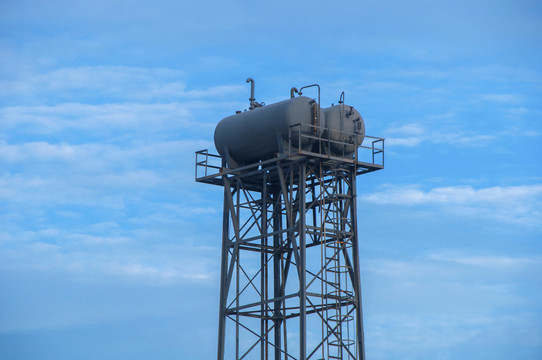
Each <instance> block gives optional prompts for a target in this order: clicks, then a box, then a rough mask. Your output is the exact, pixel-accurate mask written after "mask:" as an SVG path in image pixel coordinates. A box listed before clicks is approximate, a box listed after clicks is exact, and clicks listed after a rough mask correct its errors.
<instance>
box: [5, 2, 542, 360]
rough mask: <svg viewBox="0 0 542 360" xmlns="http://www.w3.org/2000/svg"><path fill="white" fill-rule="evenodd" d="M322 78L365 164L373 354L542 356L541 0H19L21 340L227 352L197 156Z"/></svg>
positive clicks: (80, 353)
mask: <svg viewBox="0 0 542 360" xmlns="http://www.w3.org/2000/svg"><path fill="white" fill-rule="evenodd" d="M249 76H251V77H253V78H254V79H255V80H256V99H257V100H258V101H264V102H266V103H272V102H275V101H279V100H283V99H285V98H287V97H288V96H289V89H290V88H291V87H292V86H297V87H299V86H302V85H307V84H312V83H315V82H316V83H319V84H320V86H321V87H322V103H323V104H324V105H326V106H327V105H329V104H330V103H331V102H335V103H336V102H337V100H338V98H339V95H340V93H341V91H345V93H346V101H347V102H348V103H349V104H351V105H354V106H355V107H356V108H357V109H358V110H359V111H360V113H361V114H362V115H363V117H364V119H365V123H366V129H367V133H368V134H369V135H373V136H381V137H385V138H386V150H387V151H386V169H385V170H383V171H380V172H376V173H373V174H368V175H364V176H361V177H360V178H358V197H359V200H358V212H359V219H358V227H359V232H360V234H359V235H360V240H361V252H360V257H361V261H362V268H361V271H362V282H363V284H362V287H363V292H364V298H363V302H364V316H365V339H366V348H367V350H366V353H367V358H368V359H371V360H372V359H374V360H379V359H382V360H384V359H509V358H517V359H533V360H534V359H540V358H542V325H541V324H542V281H541V280H540V279H541V277H540V274H541V273H542V166H541V164H542V162H541V160H540V157H541V154H542V146H541V137H542V102H541V100H540V99H542V4H541V3H540V2H539V1H534V0H532V1H530V0H519V1H518V0H516V1H508V0H502V1H484V0H470V1H465V0H455V1H424V0H414V1H409V2H401V1H392V0H385V1H379V2H356V1H343V2H335V3H333V4H331V3H328V2H322V1H316V2H305V1H298V2H286V1H273V2H254V1H252V2H250V1H239V0H233V1H228V2H222V1H182V2H174V1H160V0H159V1H152V2H149V1H138V0H136V1H110V0H108V1H101V0H97V1H92V2H90V1H85V2H82V1H73V0H72V1H60V0H49V1H37V0H34V1H25V0H17V1H12V0H3V1H1V2H0V358H2V359H55V360H59V359H60V360H61V359H98V358H99V359H149V358H158V359H209V358H213V357H214V356H215V351H216V346H215V343H216V335H217V313H218V312H217V311H218V276H219V253H220V248H219V246H220V231H221V211H222V209H221V206H222V200H221V195H222V193H221V191H220V188H218V187H213V186H210V185H203V184H196V183H195V182H194V152H195V151H196V150H200V149H204V148H209V149H214V145H213V143H212V139H213V131H214V127H215V126H216V124H217V123H218V121H219V120H220V119H222V118H223V117H225V116H228V115H230V114H232V113H234V112H235V110H240V109H244V108H247V107H248V97H249V86H248V85H247V84H246V83H245V79H246V78H247V77H249Z"/></svg>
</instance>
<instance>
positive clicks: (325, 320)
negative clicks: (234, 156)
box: [196, 131, 384, 360]
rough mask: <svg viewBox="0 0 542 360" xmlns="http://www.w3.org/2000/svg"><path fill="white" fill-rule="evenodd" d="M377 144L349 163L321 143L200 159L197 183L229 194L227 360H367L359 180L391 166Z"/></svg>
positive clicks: (221, 335) (224, 301) (202, 154)
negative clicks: (248, 158)
mask: <svg viewBox="0 0 542 360" xmlns="http://www.w3.org/2000/svg"><path fill="white" fill-rule="evenodd" d="M295 136H300V132H295V131H294V132H291V133H290V138H293V137H295ZM366 138H371V137H366ZM290 140H291V139H290ZM371 140H372V145H371V146H368V147H364V146H361V147H359V149H358V150H356V152H355V153H354V155H353V156H352V157H350V158H348V157H340V156H331V155H326V151H322V149H323V148H325V147H326V146H329V141H330V140H329V139H318V141H319V145H318V147H316V146H315V147H313V148H312V149H311V150H310V151H307V150H303V149H298V148H295V147H293V146H288V148H287V149H285V151H284V152H283V153H281V154H277V155H276V156H275V157H274V158H272V159H269V160H265V161H260V162H257V163H254V164H250V165H245V166H241V167H236V168H231V166H229V164H228V161H227V159H224V158H221V157H220V156H218V155H212V154H209V152H208V151H207V150H202V151H198V152H197V153H196V181H198V182H203V183H208V184H215V185H219V186H223V187H224V213H223V229H222V259H221V275H220V305H219V329H218V357H217V358H218V360H223V359H225V358H227V359H232V358H235V359H262V360H264V359H265V360H268V359H269V360H271V359H274V360H279V359H284V360H287V359H361V360H364V359H365V349H364V339H363V315H362V302H361V281H360V265H359V255H358V254H359V245H358V229H357V209H356V177H357V176H358V175H361V174H365V173H368V172H372V171H376V170H380V169H383V167H384V154H383V152H384V139H381V138H371ZM299 143H301V140H300V141H299ZM289 144H292V141H289ZM357 145H358V144H356V148H357ZM317 148H319V150H318V151H316V150H315V149H317ZM361 151H366V153H368V154H369V157H371V155H372V159H370V160H368V161H367V162H363V161H359V158H358V157H359V152H361ZM327 153H328V154H329V152H327ZM375 157H376V158H378V160H377V161H375Z"/></svg>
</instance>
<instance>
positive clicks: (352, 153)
mask: <svg viewBox="0 0 542 360" xmlns="http://www.w3.org/2000/svg"><path fill="white" fill-rule="evenodd" d="M364 139H365V140H368V141H370V144H371V146H365V145H363V143H364V142H365V143H367V142H368V141H364ZM301 152H303V153H307V152H310V153H316V154H321V155H328V156H333V157H339V158H347V159H349V160H355V161H362V162H366V163H369V164H373V165H380V166H384V138H379V137H374V136H367V135H365V136H364V137H362V136H361V135H360V134H357V133H349V132H345V131H339V130H329V129H326V128H323V127H319V126H315V125H310V124H301V123H300V124H295V125H292V126H290V128H289V132H288V148H287V149H285V153H286V154H288V156H292V155H295V154H299V153H301Z"/></svg>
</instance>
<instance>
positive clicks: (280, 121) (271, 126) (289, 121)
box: [214, 96, 325, 165]
mask: <svg viewBox="0 0 542 360" xmlns="http://www.w3.org/2000/svg"><path fill="white" fill-rule="evenodd" d="M299 123H301V124H304V125H315V126H317V127H320V128H318V129H315V128H314V127H312V128H311V127H310V126H306V127H304V129H303V132H302V133H303V134H304V135H316V136H321V135H322V132H323V130H322V129H323V127H324V126H325V115H324V111H322V109H321V108H320V106H319V105H318V104H317V103H316V101H315V100H313V99H311V98H308V97H306V96H299V97H295V98H291V99H288V100H284V101H280V102H278V103H274V104H271V105H265V106H262V107H258V108H255V109H254V110H249V111H244V112H241V113H237V114H235V115H231V116H228V117H226V118H224V119H222V120H221V121H220V122H219V123H218V125H217V126H216V129H215V136H214V138H215V146H216V149H217V151H218V153H219V154H220V155H221V156H222V157H223V158H226V148H227V151H228V152H229V156H230V157H231V158H233V160H234V161H235V162H237V165H243V164H251V163H254V162H257V161H259V160H265V159H270V158H272V157H273V156H274V155H275V154H276V153H278V152H280V150H281V147H282V148H283V149H284V151H286V150H287V146H288V136H289V129H290V126H292V125H295V124H299ZM315 132H316V133H315ZM294 140H295V141H292V145H294V146H298V144H297V138H296V139H294ZM313 142H314V141H313V140H310V139H304V141H302V144H301V146H302V147H303V148H305V149H306V148H310V147H311V146H312V143H313ZM231 165H235V164H231Z"/></svg>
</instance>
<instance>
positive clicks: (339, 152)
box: [323, 104, 365, 157]
mask: <svg viewBox="0 0 542 360" xmlns="http://www.w3.org/2000/svg"><path fill="white" fill-rule="evenodd" d="M324 114H325V117H326V130H325V132H324V135H323V137H324V138H325V139H329V140H330V146H329V148H330V150H331V155H334V156H341V157H350V156H352V154H353V153H354V151H356V147H357V146H360V145H361V143H362V142H363V139H364V138H365V124H364V122H363V118H362V117H361V115H360V113H359V112H358V111H357V110H356V109H354V107H352V106H349V105H345V104H339V105H334V106H330V107H328V108H325V109H324Z"/></svg>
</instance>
